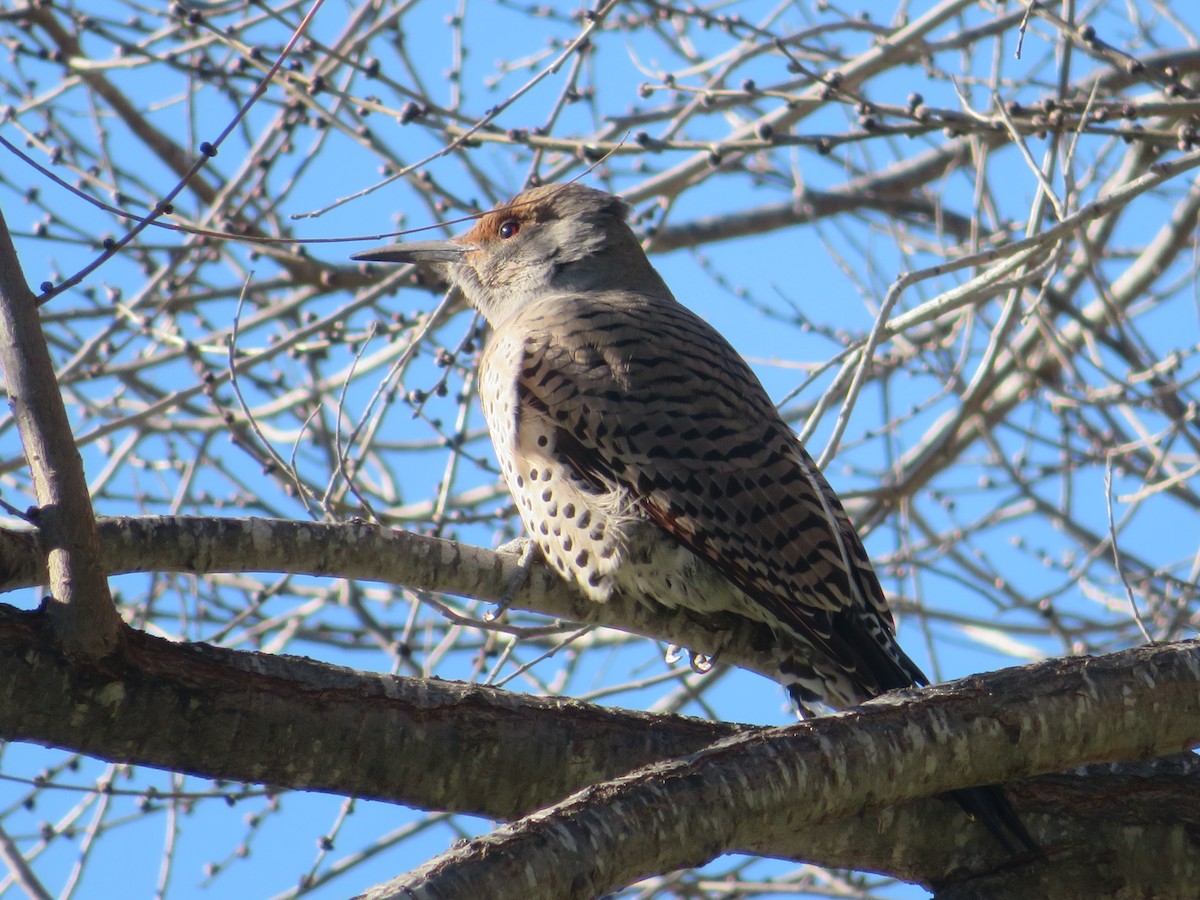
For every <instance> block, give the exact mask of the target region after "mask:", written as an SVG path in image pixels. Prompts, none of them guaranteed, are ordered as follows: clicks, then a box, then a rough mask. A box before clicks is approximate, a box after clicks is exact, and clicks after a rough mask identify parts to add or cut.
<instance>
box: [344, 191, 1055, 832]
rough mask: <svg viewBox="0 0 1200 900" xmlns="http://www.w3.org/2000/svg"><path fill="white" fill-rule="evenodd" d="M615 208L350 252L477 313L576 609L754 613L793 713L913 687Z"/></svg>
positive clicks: (524, 476)
mask: <svg viewBox="0 0 1200 900" xmlns="http://www.w3.org/2000/svg"><path fill="white" fill-rule="evenodd" d="M628 212H629V208H628V206H627V205H626V204H625V203H624V201H622V200H621V199H619V198H618V197H615V196H613V195H611V194H607V193H604V192H602V191H598V190H594V189H592V188H588V187H585V186H584V185H581V184H561V185H545V186H541V187H535V188H531V189H529V190H526V191H524V192H523V193H521V194H520V195H518V196H517V197H516V198H514V199H513V200H511V201H509V202H508V203H504V204H501V205H500V206H498V207H497V208H496V209H493V210H492V211H491V212H488V213H486V214H483V215H481V216H480V217H479V218H478V219H477V221H476V222H475V225H474V227H473V228H471V229H470V230H469V231H468V232H467V233H466V234H463V235H462V236H460V237H457V238H454V239H451V240H447V241H424V242H417V243H409V244H398V245H395V246H391V247H382V248H378V249H375V250H370V251H367V252H365V253H358V254H355V256H354V259H358V260H369V261H379V262H393V263H406V262H407V263H434V264H440V265H441V266H442V267H444V269H445V272H446V274H447V276H448V279H449V280H450V281H451V282H452V283H453V284H454V285H456V286H457V287H458V288H460V289H461V290H462V292H463V294H465V296H466V298H467V300H468V302H470V303H471V304H472V305H473V306H474V307H475V308H476V309H478V310H479V311H480V312H481V313H482V314H483V315H484V317H485V318H486V319H487V321H488V324H489V325H490V326H491V328H492V334H491V336H490V338H489V340H488V343H487V347H486V349H485V350H484V352H483V357H482V361H481V364H480V375H479V395H480V400H481V402H482V406H483V412H484V417H485V419H486V420H487V425H488V430H489V432H490V433H491V437H492V442H493V444H494V446H495V450H496V456H497V458H498V459H499V462H500V466H501V470H502V472H503V475H504V480H505V481H506V482H507V484H508V488H509V491H510V492H511V493H512V496H513V498H514V499H515V501H516V505H517V510H518V511H519V513H520V516H521V519H522V521H523V522H524V524H525V527H526V529H527V530H528V532H529V534H530V536H531V537H532V539H533V541H534V542H535V543H536V544H537V546H538V548H539V549H540V550H541V552H542V555H543V556H544V557H545V559H546V560H547V561H548V562H549V563H550V564H551V565H552V566H554V568H556V569H557V570H558V571H559V572H560V573H561V574H562V575H563V576H564V577H566V578H567V579H569V580H572V581H574V582H575V584H577V585H578V586H579V588H580V589H582V591H583V592H584V593H585V594H586V595H587V596H588V597H590V598H591V599H592V600H595V601H597V602H599V603H603V602H605V601H606V600H608V599H609V597H610V596H611V595H612V594H613V592H614V591H620V592H622V593H625V594H628V595H630V596H634V597H637V598H639V599H642V600H644V601H646V602H649V603H654V604H658V605H660V606H664V607H668V608H685V609H688V610H691V611H694V612H697V613H701V614H707V615H711V614H714V613H735V614H737V615H740V616H744V617H747V618H750V619H753V620H756V621H758V622H761V623H765V624H766V625H767V626H768V627H769V628H770V630H771V633H772V634H773V635H774V636H775V639H776V643H777V645H778V663H777V665H778V680H779V681H780V682H781V683H782V684H783V685H784V686H785V687H786V688H787V690H788V691H789V693H790V694H791V695H792V697H793V698H794V699H795V701H796V702H797V704H798V705H799V706H800V707H801V709H802V710H805V711H806V712H807V711H810V710H811V709H812V708H813V707H814V706H815V705H818V704H824V705H827V706H832V707H845V706H852V705H854V704H856V703H860V702H862V701H864V700H867V699H869V698H871V697H875V696H878V695H879V694H882V693H884V692H885V691H889V690H892V689H894V688H906V687H911V686H913V685H924V684H928V683H929V682H928V679H927V678H926V677H925V675H924V674H922V672H921V670H920V669H919V668H918V667H917V666H916V664H914V663H913V662H912V660H910V659H909V658H908V656H907V655H905V653H904V651H903V650H902V649H900V646H899V644H897V642H896V639H895V626H894V624H893V620H892V615H891V612H890V611H889V609H888V606H887V600H886V598H885V597H884V594H883V590H882V588H881V587H880V584H879V579H878V578H877V577H876V575H875V571H874V569H873V568H872V566H871V562H870V560H869V558H868V557H867V553H866V550H865V549H864V548H863V545H862V541H861V540H860V539H859V537H858V534H857V533H856V532H855V529H854V526H853V525H852V524H851V522H850V520H849V518H848V517H847V515H846V513H845V511H844V510H843V508H842V505H841V503H840V501H839V500H838V498H837V495H836V494H835V493H834V492H833V489H832V488H831V487H830V486H829V483H828V482H827V481H826V480H825V477H824V476H823V475H822V474H821V472H820V470H819V469H818V468H817V466H816V464H815V463H814V462H813V460H812V458H811V457H810V456H809V455H808V453H807V452H806V451H805V449H804V447H803V446H802V445H801V443H800V441H799V439H798V438H797V437H796V436H795V434H794V433H793V432H792V430H791V428H789V427H788V425H787V423H786V422H785V421H784V420H783V418H782V417H781V416H780V415H779V412H778V411H777V410H776V408H775V405H774V404H773V403H772V402H771V399H770V397H769V396H768V395H767V392H766V390H765V389H764V388H763V386H762V385H761V383H760V382H759V381H758V379H757V378H756V377H755V375H754V373H753V372H752V371H751V369H750V367H749V366H748V365H747V364H746V362H745V361H744V360H743V359H742V358H741V356H739V355H738V353H737V352H736V351H735V350H734V349H733V347H731V346H730V345H729V343H728V342H727V341H726V340H725V339H724V338H723V337H722V336H721V335H720V334H719V333H718V332H717V331H716V330H715V329H714V328H713V327H712V326H711V325H709V324H708V323H707V322H706V321H705V320H704V319H702V318H700V317H699V316H698V315H696V314H695V313H693V312H691V311H690V310H689V309H687V308H686V307H685V306H683V305H682V304H680V303H679V302H678V301H676V299H675V297H674V296H673V295H672V294H671V291H670V290H669V289H668V288H667V285H666V284H665V283H664V282H663V280H662V278H661V277H660V276H659V274H658V273H657V272H656V271H655V270H654V268H653V266H651V265H650V261H649V260H648V259H647V258H646V255H645V253H644V252H643V250H642V248H641V245H640V244H639V242H638V240H637V237H636V235H635V234H634V232H633V230H632V229H631V228H630V227H629V225H628V224H627V222H626V218H627V215H628ZM954 796H955V799H956V800H958V801H959V803H960V804H961V805H962V806H963V807H964V809H966V810H967V812H968V813H970V814H972V815H973V816H974V817H976V818H978V819H980V820H981V821H982V822H983V823H984V824H985V825H987V827H988V828H989V829H990V830H991V831H992V832H993V833H994V834H995V835H996V836H997V838H998V839H999V840H1000V841H1001V842H1003V843H1004V844H1005V845H1006V846H1008V847H1010V848H1014V847H1015V846H1017V845H1020V846H1023V847H1025V848H1026V849H1034V848H1035V845H1034V842H1033V840H1032V838H1030V836H1029V835H1028V833H1027V832H1026V831H1025V829H1024V827H1023V826H1022V825H1021V823H1020V821H1019V819H1018V818H1017V816H1016V814H1015V813H1014V812H1013V810H1012V808H1011V806H1010V805H1009V804H1008V801H1007V799H1006V798H1005V797H1004V794H1003V793H1002V792H1001V791H1000V789H999V788H996V787H983V788H972V789H968V790H964V791H957V792H955V795H954ZM1013 838H1015V844H1014V841H1013Z"/></svg>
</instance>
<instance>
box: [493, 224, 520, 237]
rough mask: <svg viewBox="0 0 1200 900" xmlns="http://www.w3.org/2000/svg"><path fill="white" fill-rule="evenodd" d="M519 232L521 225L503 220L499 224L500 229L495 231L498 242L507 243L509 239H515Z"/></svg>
mask: <svg viewBox="0 0 1200 900" xmlns="http://www.w3.org/2000/svg"><path fill="white" fill-rule="evenodd" d="M520 230H521V223H520V222H518V221H517V220H516V219H505V220H504V221H503V222H501V223H500V227H499V228H497V229H496V234H498V235H500V240H502V241H507V240H508V239H509V238H510V237H516V236H517V232H518V231H520Z"/></svg>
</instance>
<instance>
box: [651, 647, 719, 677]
mask: <svg viewBox="0 0 1200 900" xmlns="http://www.w3.org/2000/svg"><path fill="white" fill-rule="evenodd" d="M685 653H686V654H687V657H688V665H689V666H691V667H692V671H693V672H695V673H696V674H697V675H707V674H708V673H709V672H711V671H712V670H713V666H715V665H716V664H717V657H716V654H713V655H712V656H709V655H707V654H704V653H697V652H696V651H695V650H689V649H688V648H687V647H680V646H679V645H678V644H668V645H667V652H666V654H665V655H664V656H663V659H665V660H666V662H667V665H669V666H673V665H675V663H677V662H679V660H681V659H683V655H684V654H685Z"/></svg>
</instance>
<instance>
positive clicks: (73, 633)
mask: <svg viewBox="0 0 1200 900" xmlns="http://www.w3.org/2000/svg"><path fill="white" fill-rule="evenodd" d="M0 369H2V370H3V372H4V377H5V382H6V387H7V389H8V400H9V404H10V405H11V406H12V409H13V414H14V416H15V418H16V423H17V430H18V431H19V432H20V434H21V442H22V444H23V445H24V447H25V458H26V461H27V462H28V464H29V469H30V472H31V473H32V475H33V486H34V490H35V492H36V495H37V500H38V507H39V508H38V510H37V524H38V529H39V534H40V535H41V539H42V542H43V545H44V546H45V547H46V551H47V552H46V556H47V570H48V572H49V584H50V591H51V593H52V595H53V597H54V599H55V600H57V601H59V605H58V606H56V607H54V608H55V609H56V610H57V612H59V613H60V615H58V616H57V621H58V627H59V629H60V630H61V633H62V637H63V641H64V645H65V646H66V647H67V648H68V649H69V650H70V651H71V652H75V653H83V654H86V655H88V656H93V657H98V656H103V655H104V654H106V653H108V652H109V651H111V650H112V649H113V648H114V647H115V646H116V643H117V640H118V637H119V635H120V630H121V619H120V617H119V616H118V615H117V610H116V607H115V606H114V605H113V601H112V595H111V594H110V593H109V590H108V581H107V580H106V578H105V573H104V570H103V567H102V566H101V564H100V540H99V537H98V536H97V534H96V518H95V514H94V513H93V512H92V503H91V498H90V497H89V495H88V487H87V480H86V479H85V478H84V475H83V460H82V459H80V456H79V450H78V449H77V448H76V446H75V438H74V436H73V434H72V433H71V425H70V422H69V421H68V419H67V411H66V408H65V407H64V406H63V401H62V395H61V394H60V393H59V391H58V382H57V380H56V378H55V376H54V364H53V362H52V361H51V359H50V351H49V349H48V348H47V347H46V339H45V337H44V336H43V335H42V327H41V320H40V318H39V316H38V305H37V298H36V297H34V295H33V292H32V291H31V290H29V285H27V284H26V283H25V278H24V275H23V274H22V272H21V265H20V262H19V261H18V259H17V251H16V248H15V247H13V244H12V238H11V236H10V235H9V233H8V226H7V225H6V224H5V222H4V218H3V216H2V215H0Z"/></svg>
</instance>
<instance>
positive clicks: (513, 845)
mask: <svg viewBox="0 0 1200 900" xmlns="http://www.w3.org/2000/svg"><path fill="white" fill-rule="evenodd" d="M1198 742H1200V644H1197V643H1195V642H1185V643H1181V644H1173V645H1165V646H1159V647H1146V648H1142V649H1139V650H1133V651H1126V652H1124V653H1119V654H1113V655H1112V656H1109V657H1102V658H1098V659H1088V658H1083V659H1080V658H1076V659H1066V660H1053V661H1050V662H1047V663H1041V664H1038V665H1035V666H1031V667H1027V668H1026V669H1024V670H1004V671H1002V672H997V673H992V674H990V675H987V676H983V677H979V678H972V679H965V680H963V681H959V682H955V683H953V684H950V685H944V686H939V687H936V688H932V689H929V690H927V691H924V692H922V693H921V695H920V696H919V697H918V698H917V699H915V700H914V699H908V698H905V697H903V696H900V695H896V694H893V695H888V696H886V697H883V698H880V699H879V700H875V701H872V702H870V703H867V704H864V705H863V706H861V707H859V708H857V709H856V710H855V711H854V712H853V713H851V714H847V715H836V716H826V717H822V718H820V719H817V720H814V721H811V722H804V723H800V724H798V725H794V726H790V727H788V728H781V729H772V730H769V731H760V732H754V733H750V734H742V735H735V736H733V737H730V738H727V739H723V740H721V741H719V742H718V743H716V744H714V745H713V746H711V747H708V748H706V749H705V750H703V751H702V752H700V753H696V754H693V755H692V756H689V757H686V758H683V759H676V760H671V761H668V762H663V763H655V764H652V765H650V766H647V767H645V768H644V769H642V770H640V771H638V772H634V773H632V774H630V775H628V776H625V777H622V778H619V779H616V780H614V781H610V782H607V783H605V784H600V785H596V786H594V787H591V788H586V789H584V790H583V791H580V792H579V793H577V794H575V795H574V796H573V797H570V798H569V799H567V800H565V801H563V802H562V803H559V804H557V805H556V806H554V807H552V808H550V809H547V810H542V811H540V812H538V813H535V814H533V815H531V816H529V817H527V818H525V819H522V820H521V821H519V822H516V823H513V824H512V825H508V826H505V827H502V828H500V829H497V830H496V831H495V832H493V833H492V834H489V835H486V836H484V837H482V838H479V839H476V840H474V841H471V842H469V843H467V844H464V845H462V846H459V847H457V848H455V849H453V850H451V851H450V852H449V853H447V854H444V855H443V856H441V857H439V858H437V859H435V860H432V861H431V862H429V863H428V864H426V865H424V866H422V867H420V868H419V869H417V870H415V871H414V872H412V873H409V874H408V875H406V876H403V877H401V878H399V879H396V880H395V881H393V882H390V883H389V884H387V885H384V886H382V887H380V888H379V889H377V890H373V891H371V892H369V893H368V894H367V895H366V896H368V897H370V898H383V897H405V898H412V897H421V898H438V897H447V898H449V897H462V896H467V895H474V896H487V897H494V898H505V897H514V898H515V897H521V898H523V900H528V898H539V897H545V898H548V900H549V898H561V897H598V896H601V895H603V894H605V893H607V892H609V891H611V890H614V889H617V888H620V887H623V886H625V885H628V884H631V883H633V882H635V881H636V880H638V879H639V878H642V877H645V876H647V875H651V874H654V873H656V872H665V871H671V870H674V869H677V868H682V867H684V866H695V865H700V864H703V863H705V862H707V861H708V860H711V859H712V858H714V857H715V856H717V855H719V854H722V853H728V852H736V851H743V850H746V851H756V852H761V849H762V846H763V844H764V842H766V843H771V842H772V840H773V839H774V840H775V841H777V840H778V839H779V838H781V837H782V836H784V835H787V834H790V833H793V832H794V831H796V830H798V829H802V828H806V827H808V826H811V825H812V824H814V823H817V822H822V821H828V820H830V819H833V818H837V817H842V816H846V815H852V814H854V813H856V812H859V811H861V810H863V809H867V808H875V807H879V806H882V805H886V804H890V803H894V802H896V801H898V800H900V799H902V798H903V797H904V796H912V794H913V793H914V788H915V789H916V790H915V793H917V794H933V793H939V792H944V791H947V790H951V789H954V788H959V787H966V786H970V785H976V784H984V783H988V782H1002V781H1005V780H1008V779H1011V778H1013V777H1018V776H1025V775H1032V774H1038V773H1045V772H1052V771H1056V770H1060V769H1063V768H1066V767H1067V766H1071V765H1076V764H1078V763H1080V762H1084V761H1092V760H1106V759H1121V758H1145V757H1151V756H1156V755H1162V754H1165V753H1172V752H1177V751H1181V750H1184V749H1187V748H1189V747H1191V746H1193V745H1195V744H1196V743H1198ZM801 797H802V798H804V802H797V798H801ZM697 812H699V813H700V814H696V813H697ZM1033 824H1034V825H1035V834H1038V835H1039V836H1040V837H1041V839H1042V841H1043V844H1044V846H1045V849H1046V851H1047V855H1048V857H1049V858H1048V859H1047V860H1045V861H1036V860H1034V861H1028V862H1026V863H1024V864H1023V866H1022V868H1025V867H1029V868H1030V869H1032V871H1024V872H1022V873H1021V876H1020V888H1021V891H1022V894H1021V896H1055V897H1068V896H1078V893H1077V891H1076V890H1074V889H1072V885H1073V884H1075V883H1076V882H1075V880H1074V879H1076V878H1077V877H1078V873H1077V872H1073V873H1072V877H1071V878H1070V879H1068V880H1065V881H1064V879H1063V878H1062V875H1063V872H1064V871H1066V870H1069V869H1073V868H1074V867H1072V866H1067V867H1063V866H1062V865H1061V864H1060V862H1061V860H1060V857H1062V856H1068V855H1069V854H1070V853H1071V852H1072V848H1070V847H1064V846H1057V845H1055V844H1052V843H1050V842H1048V841H1046V837H1045V835H1044V834H1041V833H1040V830H1039V829H1036V824H1037V823H1033ZM1106 849H1107V851H1108V852H1109V853H1110V854H1111V853H1120V851H1121V848H1120V847H1115V848H1114V847H1109V848H1106ZM1139 852H1143V853H1144V852H1145V850H1144V848H1141V850H1140V851H1139ZM1126 863H1127V860H1122V864H1126ZM468 886H469V889H468ZM1144 887H1145V884H1144V883H1139V890H1140V889H1143V888H1144ZM955 890H956V891H959V889H958V888H956V889H955ZM962 890H967V888H962ZM970 890H972V892H973V893H974V892H975V890H974V888H971V889H970ZM989 893H991V895H992V896H1001V895H1003V894H1002V893H1001V892H1000V889H999V888H997V889H996V890H995V891H989ZM955 895H956V896H970V895H973V894H963V893H961V892H958V893H956V894H955ZM1089 896H1095V894H1093V893H1089Z"/></svg>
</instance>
